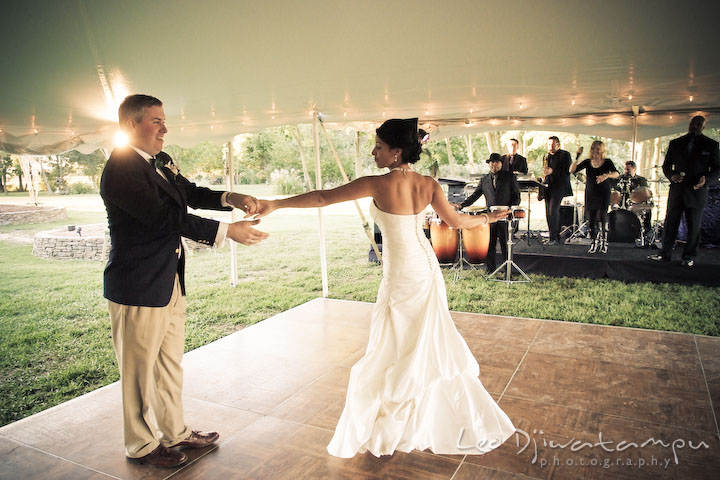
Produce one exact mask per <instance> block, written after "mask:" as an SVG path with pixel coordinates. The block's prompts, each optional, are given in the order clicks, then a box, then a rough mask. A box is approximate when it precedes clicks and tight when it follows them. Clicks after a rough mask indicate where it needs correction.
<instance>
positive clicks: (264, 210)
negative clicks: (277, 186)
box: [248, 200, 277, 218]
mask: <svg viewBox="0 0 720 480" xmlns="http://www.w3.org/2000/svg"><path fill="white" fill-rule="evenodd" d="M276 209H277V205H276V204H275V202H274V201H273V200H258V201H257V210H256V211H255V215H256V218H260V217H264V216H265V215H269V214H271V213H272V212H274V211H275V210H276ZM248 216H249V215H248Z"/></svg>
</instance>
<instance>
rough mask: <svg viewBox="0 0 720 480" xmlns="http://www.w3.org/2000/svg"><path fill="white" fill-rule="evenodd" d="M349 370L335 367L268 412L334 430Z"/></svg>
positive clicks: (343, 397) (342, 402)
mask: <svg viewBox="0 0 720 480" xmlns="http://www.w3.org/2000/svg"><path fill="white" fill-rule="evenodd" d="M349 378H350V369H349V368H343V367H336V368H334V369H332V370H331V371H330V372H328V373H326V374H325V375H323V376H322V377H320V378H319V379H318V380H317V381H316V382H314V383H312V384H311V385H309V386H308V387H307V388H305V389H304V390H302V391H301V392H298V393H297V394H295V395H293V396H292V397H290V398H289V399H288V400H287V401H285V402H283V403H282V404H281V405H280V406H279V407H277V408H276V409H275V410H273V411H272V412H270V415H271V416H273V417H278V418H281V419H284V420H290V421H293V422H297V423H302V424H305V425H310V426H313V427H318V428H324V429H326V430H334V429H335V425H337V422H338V419H339V418H340V414H341V413H342V410H343V406H344V405H345V394H346V393H347V384H348V379H349Z"/></svg>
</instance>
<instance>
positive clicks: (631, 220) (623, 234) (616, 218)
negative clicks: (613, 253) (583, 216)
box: [608, 210, 640, 243]
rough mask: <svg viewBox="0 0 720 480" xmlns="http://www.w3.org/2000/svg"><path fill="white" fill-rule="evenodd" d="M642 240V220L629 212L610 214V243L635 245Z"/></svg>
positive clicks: (618, 211) (614, 211) (622, 211)
mask: <svg viewBox="0 0 720 480" xmlns="http://www.w3.org/2000/svg"><path fill="white" fill-rule="evenodd" d="M637 238H640V219H638V216H637V215H635V214H634V213H633V212H631V211H629V210H613V211H612V212H610V213H609V214H608V241H609V242H620V243H635V239H637Z"/></svg>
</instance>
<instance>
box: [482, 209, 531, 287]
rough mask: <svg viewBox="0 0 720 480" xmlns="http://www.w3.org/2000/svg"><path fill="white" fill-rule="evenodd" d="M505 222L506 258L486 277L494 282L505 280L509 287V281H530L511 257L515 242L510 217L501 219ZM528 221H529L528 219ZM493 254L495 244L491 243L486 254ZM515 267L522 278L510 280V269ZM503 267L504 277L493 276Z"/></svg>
mask: <svg viewBox="0 0 720 480" xmlns="http://www.w3.org/2000/svg"><path fill="white" fill-rule="evenodd" d="M503 221H504V222H505V223H507V225H508V227H507V229H508V237H507V260H505V261H504V262H503V263H502V264H501V265H500V266H499V267H497V268H496V269H495V271H494V272H492V273H491V274H490V275H488V277H487V279H488V280H492V281H495V282H505V283H506V284H507V286H508V287H509V286H510V284H511V283H527V282H529V281H530V277H528V276H527V275H525V272H523V271H522V269H521V268H520V267H519V266H518V264H517V263H515V262H514V261H513V259H512V246H513V245H515V242H513V238H512V221H511V219H510V218H508V219H506V220H503ZM528 222H529V221H528ZM494 254H495V245H491V249H490V251H488V255H494ZM513 267H515V270H517V272H518V273H519V274H520V275H522V277H523V278H524V280H512V275H511V274H512V269H513ZM503 268H504V269H505V278H504V279H503V278H494V277H495V275H497V274H499V273H500V272H501V271H502V269H503Z"/></svg>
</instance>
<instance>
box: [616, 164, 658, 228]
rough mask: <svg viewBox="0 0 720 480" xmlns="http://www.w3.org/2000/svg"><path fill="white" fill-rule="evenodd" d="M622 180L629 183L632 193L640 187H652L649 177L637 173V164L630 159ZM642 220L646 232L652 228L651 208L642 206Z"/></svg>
mask: <svg viewBox="0 0 720 480" xmlns="http://www.w3.org/2000/svg"><path fill="white" fill-rule="evenodd" d="M619 180H620V182H624V183H625V184H626V185H629V191H630V193H631V194H632V192H634V191H635V190H637V189H638V188H650V186H649V185H650V184H649V183H648V180H647V178H645V177H641V176H640V175H637V165H636V164H635V162H633V161H632V160H628V161H627V162H625V173H623V174H622V175H620V179H619ZM647 205H652V202H650V203H648V204H647ZM630 209H631V210H633V208H632V206H631V207H630ZM641 212H642V222H643V227H644V228H645V231H646V232H649V231H650V228H651V224H652V222H651V218H650V217H651V214H652V211H651V210H650V208H647V207H646V208H642V209H641Z"/></svg>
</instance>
